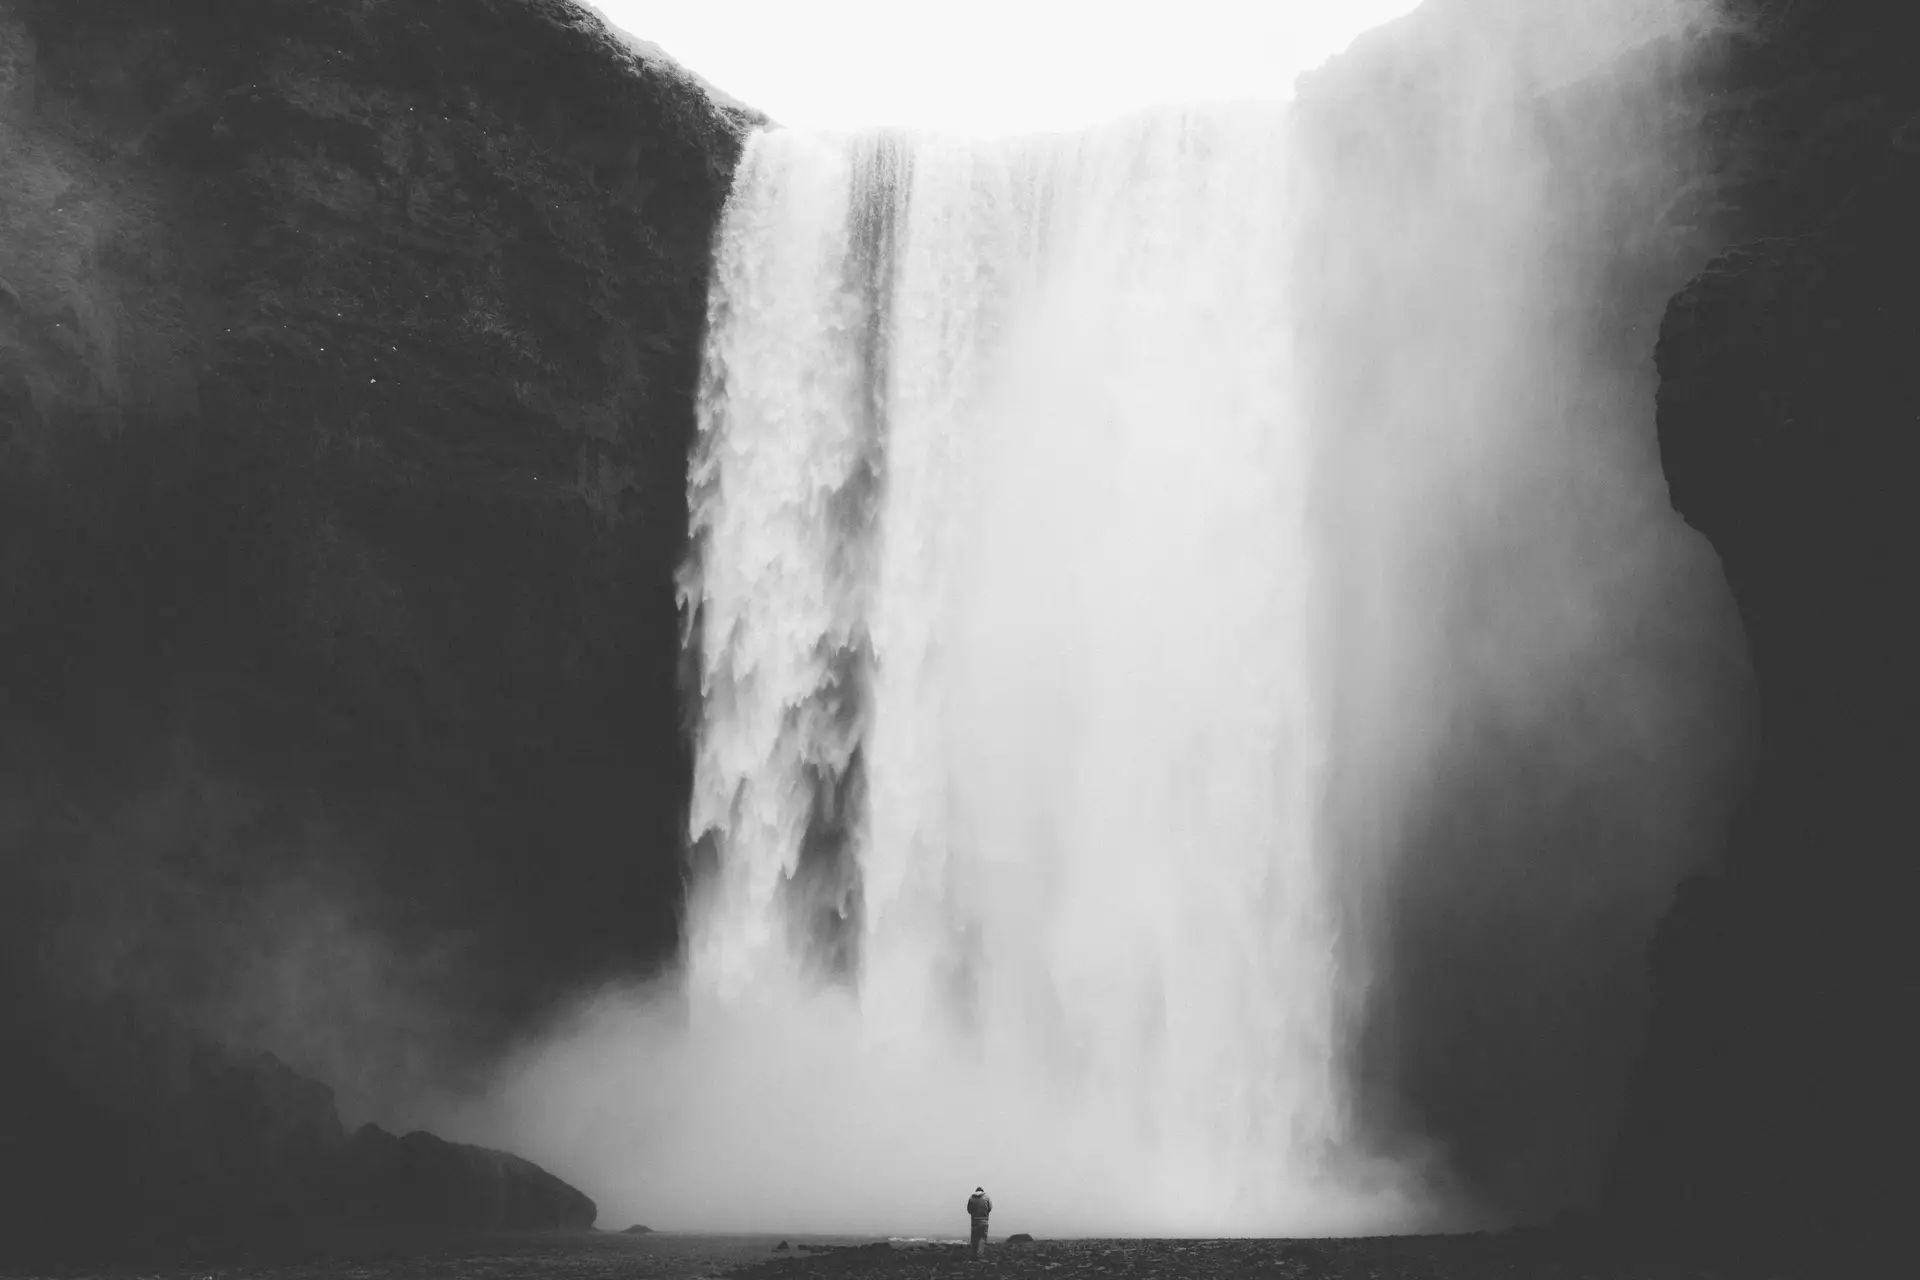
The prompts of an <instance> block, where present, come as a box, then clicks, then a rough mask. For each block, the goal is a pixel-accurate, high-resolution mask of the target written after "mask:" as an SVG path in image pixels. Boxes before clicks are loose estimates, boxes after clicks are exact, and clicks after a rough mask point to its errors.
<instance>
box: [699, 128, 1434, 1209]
mask: <svg viewBox="0 0 1920 1280" xmlns="http://www.w3.org/2000/svg"><path fill="white" fill-rule="evenodd" d="M1281 125H1282V122H1281V120H1280V117H1279V112H1278V110H1277V109H1273V110H1265V109H1231V110H1228V109H1217V110H1206V111H1201V110H1189V111H1184V112H1164V113H1155V114H1150V115H1146V116H1143V117H1140V118H1137V119H1134V120H1131V121H1128V122H1125V123H1123V124H1120V125H1116V126H1114V127H1110V128H1107V129H1103V130H1099V131H1096V132H1093V133H1090V134H1086V135H1078V136H1072V137H1059V138H1045V139H1035V140H1028V141H969V142H962V141H953V140H934V139H928V140H919V141H915V142H907V141H904V140H896V139H889V138H884V137H877V138H875V137H870V138H836V137H821V136H812V135H807V134H796V133H791V132H784V131H779V132H769V133H762V134H758V135H756V136H755V137H753V138H752V139H751V140H750V142H749V144H748V147H747V152H746V155H745V156H744V158H743V160H742V162H741V166H740V170H739V173H738V176H737V178H736V181H735V186H734V192H733V196H732V199H731V201H730V203H729V207H728V211H727V215H726V218H725V222H724V225H723V227H722V230H721V238H720V246H719V252H718V258H717V262H716V279H715V285H714V293H713V304H712V329H711V333H710V335H709V347H708V366H709V367H708V378H707V382H706V385H705V387H704V389H703V393H702V399H701V406H700V412H701V419H700V426H701V439H700V444H699V447H698V452H697V458H696V463H695V468H694V531H695V538H696V553H695V558H694V561H693V563H692V565H691V566H690V570H689V573H688V575H687V579H686V588H685V589H686V592H687V595H688V598H689V603H690V604H691V605H696V606H697V608H698V619H699V631H698V636H697V644H698V652H699V655H700V660H701V681H702V692H703V697H704V715H703V719H702V723H701V726H700V730H699V736H698V753H697V762H696V771H695V782H694V800H693V819H692V827H693V832H694V834H695V836H696V837H699V838H701V839H704V840H705V841H707V842H708V843H709V846H710V848H711V851H712V854H713V863H712V869H711V873H710V875H709V876H708V878H707V879H706V880H705V881H704V882H703V883H701V884H700V885H698V886H697V887H696V893H695V897H694V902H693V907H692V910H691V913H690V919H689V922H688V931H689V936H688V961H689V965H688V970H689V972H688V977H689V982H690V1000H691V1008H690V1017H691V1019H692V1022H691V1025H690V1027H689V1034H691V1035H693V1036H695V1037H698V1036H700V1035H702V1034H703V1024H708V1023H710V1022H711V1021H715V1020H718V1021H725V1020H727V1019H729V1018H734V1017H738V1016H741V1015H742V1013H743V1012H744V1011H746V1010H748V1009H758V1010H760V1011H762V1012H764V1011H765V1010H766V1009H767V1008H768V1007H770V1006H788V1005H790V1004H791V1003H792V1002H793V1001H795V1000H796V999H798V1000H803V1001H805V1002H806V1004H807V1005H808V1007H810V1008H814V1009H815V1010H816V1012H815V1013H814V1014H810V1015H809V1016H813V1017H820V1018H828V1017H831V1018H833V1019H834V1020H835V1021H836V1022H837V1023H838V1024H839V1026H838V1029H837V1031H836V1035H837V1036H838V1037H841V1038H839V1039H837V1040H835V1041H834V1042H833V1043H836V1044H838V1046H839V1050H838V1052H839V1055H840V1057H841V1058H842V1059H843V1060H842V1061H839V1062H835V1063H833V1064H831V1066H829V1067H827V1068H826V1070H828V1071H829V1072H830V1076H831V1078H830V1079H827V1080H823V1081H821V1082H819V1087H818V1088H817V1090H814V1091H812V1093H811V1096H810V1097H809V1100H808V1103H807V1106H808V1108H809V1111H810V1114H811V1116H812V1117H814V1119H815V1120H816V1121H817V1129H815V1128H814V1127H813V1126H812V1125H810V1124H806V1123H804V1122H803V1128H806V1129H807V1130H808V1134H807V1140H808V1141H809V1142H810V1143H820V1144H828V1143H833V1144H841V1145H844V1144H846V1143H849V1142H852V1143H855V1144H864V1143H870V1144H871V1147H872V1150H871V1152H869V1156H870V1157H871V1158H872V1160H873V1161H874V1165H873V1166H872V1167H871V1169H870V1170H868V1171H863V1172H861V1173H858V1174H856V1175H854V1176H855V1177H857V1178H858V1179H860V1181H858V1182H850V1183H848V1184H846V1185H839V1186H835V1187H832V1188H830V1189H826V1194H824V1195H823V1197H822V1201H823V1202H822V1205H821V1207H820V1209H819V1210H818V1212H826V1213H830V1212H831V1209H830V1206H831V1205H833V1204H841V1205H862V1204H867V1203H870V1202H871V1200H872V1197H873V1195H874V1193H875V1187H874V1185H873V1184H874V1183H875V1182H878V1181H882V1180H884V1179H885V1178H886V1177H887V1176H888V1175H887V1165H888V1163H889V1161H890V1160H891V1159H898V1160H899V1161H901V1162H902V1163H903V1165H904V1166H905V1167H911V1168H913V1169H922V1168H926V1167H930V1166H937V1165H939V1164H941V1163H947V1162H950V1163H951V1164H952V1165H953V1167H954V1171H955V1176H957V1177H959V1178H961V1180H962V1181H966V1180H968V1179H972V1180H974V1181H980V1180H981V1179H983V1178H984V1179H986V1180H987V1181H990V1182H994V1183H995V1184H996V1185H997V1186H998V1187H1000V1188H1004V1189H1005V1190H1004V1191H998V1190H997V1191H996V1194H1003V1195H1005V1196H1006V1198H1007V1200H1008V1202H1014V1203H1019V1204H1021V1205H1022V1211H1023V1221H1040V1222H1044V1223H1046V1224H1047V1225H1048V1226H1049V1227H1050V1228H1051V1229H1055V1230H1058V1229H1062V1228H1063V1227H1067V1226H1074V1225H1077V1226H1081V1227H1084V1228H1086V1229H1094V1228H1096V1227H1098V1226H1101V1225H1104V1226H1106V1227H1108V1228H1110V1229H1111V1228H1118V1227H1120V1226H1122V1225H1123V1224H1125V1225H1126V1226H1127V1227H1128V1228H1129V1229H1132V1230H1140V1229H1143V1228H1146V1227H1149V1226H1151V1227H1156V1228H1158V1229H1163V1230H1205V1231H1215V1232H1219V1231H1234V1230H1242V1231H1262V1232H1270V1231H1277V1230H1292V1231H1307V1230H1347V1229H1358V1228H1361V1227H1363V1226H1366V1225H1368V1224H1369V1223H1372V1224H1373V1225H1385V1222H1386V1221H1387V1219H1388V1218H1391V1220H1392V1221H1393V1222H1394V1224H1396V1225H1399V1224H1402V1223H1404V1221H1405V1219H1406V1214H1407V1207H1406V1205H1405V1204H1404V1203H1401V1202H1400V1201H1399V1200H1398V1199H1397V1198H1395V1197H1393V1196H1387V1197H1385V1198H1384V1199H1383V1198H1377V1197H1367V1196H1362V1195H1360V1194H1359V1193H1358V1192H1357V1191H1356V1190H1355V1189H1354V1188H1352V1187H1351V1186H1347V1185H1343V1184H1341V1183H1340V1182H1339V1180H1337V1179H1335V1178H1334V1177H1333V1176H1332V1170H1333V1167H1334V1164H1335V1163H1336V1162H1341V1161H1345V1162H1347V1163H1349V1164H1350V1163H1351V1156H1352V1153H1351V1152H1349V1151H1347V1150H1346V1144H1347V1137H1348V1135H1347V1132H1346V1128H1345V1125H1344V1122H1343V1118H1342V1100H1341V1097H1340V1091H1339V1086H1338V1076H1337V1065H1336V1063H1335V1060H1334V1042H1335V1032H1336V1027H1335V1018H1336V1012H1337V1009H1336V993H1337V991H1338V985H1339V974H1338V972H1337V965H1336V951H1337V939H1336V938H1335V936H1334V933H1333V925H1332V913H1331V911H1330V909H1329V904H1328V901H1327V893H1326V890H1325V887H1324V885H1323V882H1322V872H1323V867H1322V862H1321V834H1320V825H1321V814H1320V804H1321V796H1322V792H1323V788H1324V781H1323V769H1324V744H1325V738H1326V724H1325V712H1324V711H1323V709H1322V707H1321V706H1320V705H1319V702H1318V700H1317V694H1316V690H1317V687H1318V684H1319V681H1318V680H1317V678H1316V674H1315V670H1316V658H1315V654H1314V653H1313V652H1312V651H1311V648H1310V645H1309V635H1310V634H1311V627H1310V620H1311V617H1312V614H1313V611H1314V608H1315V605H1314V591H1315V584H1314V578H1313V570H1312V564H1313V557H1312V554H1311V552H1310V545H1309V538H1308V535H1307V525H1308V522H1307V509H1306V501H1307V493H1308V486H1309V483H1310V477H1309V476H1308V474H1307V459H1308V457H1309V454H1310V452H1311V451H1310V449H1309V447H1308V445H1309V441H1308V440H1307V437H1306V430H1305V425H1304V423H1303V422H1302V420H1301V418H1300V412H1299V409H1298V406H1297V405H1296V403H1295V399H1294V395H1293V386H1292V380H1291V377H1290V370H1289V363H1290V362H1289V348H1290V341H1291V339H1290V328H1291V325H1292V324H1293V323H1294V319H1293V317H1291V316H1290V315H1289V314H1288V311H1287V307H1286V298H1287V296H1288V290H1287V277H1288V272H1289V261H1288V255H1289V251H1290V243H1289V237H1288V234H1287V187H1288V183H1289V166H1288V163H1287V160H1286V154H1285V149H1284V141H1283V140H1284V130H1283V128H1282V127H1281ZM836 979H837V980H838V981H837V982H836V981H835V980H836ZM828 1007H831V1012H827V1011H826V1010H827V1008H828ZM789 1021H790V1018H780V1019H777V1020H776V1021H774V1022H772V1023H769V1024H767V1025H768V1026H769V1027H775V1026H780V1025H783V1024H785V1023H787V1022H789ZM765 1051H766V1052H767V1053H772V1054H777V1053H780V1052H783V1051H784V1048H783V1046H781V1045H778V1044H768V1045H767V1046H766V1049H765ZM882 1079H883V1080H884V1081H885V1083H879V1081H880V1080H882ZM881 1097H885V1098H887V1099H889V1100H890V1102H889V1105H891V1106H893V1107H896V1108H897V1109H898V1113H897V1117H896V1118H897V1123H880V1124H876V1123H875V1120H876V1119H877V1117H876V1116H875V1115H874V1114H873V1113H872V1111H871V1108H872V1107H874V1106H876V1105H879V1103H878V1099H879V1098H881ZM743 1102H746V1100H744V1099H743ZM746 1105H751V1103H750V1102H746ZM943 1118H945V1119H950V1120H951V1121H955V1122H958V1123H957V1124H949V1123H943ZM768 1124H769V1126H770V1128H772V1129H774V1130H777V1131H778V1132H781V1133H783V1134H791V1133H792V1132H793V1123H792V1121H791V1120H788V1121H776V1120H774V1119H773V1118H771V1117H770V1118H769V1120H768ZM916 1148H924V1150H916ZM1349 1172H1351V1170H1349ZM738 1176H741V1177H746V1178H752V1177H755V1176H757V1171H756V1170H753V1169H750V1168H743V1169H740V1170H739V1171H738ZM773 1176H775V1177H777V1176H779V1175H777V1174H775V1175H773ZM1089 1180H1090V1181H1089ZM754 1198H755V1199H759V1198H758V1197H754ZM1122 1202H1127V1203H1128V1204H1129V1206H1130V1207H1127V1208H1124V1209H1122V1208H1120V1207H1119V1205H1120V1204H1121V1203H1122ZM935 1203H936V1204H937V1203H939V1202H938V1201H936V1202H935ZM1101 1203H1109V1204H1112V1205H1114V1206H1115V1207H1114V1208H1113V1209H1111V1210H1107V1211H1105V1212H1104V1214H1103V1213H1102V1212H1101V1211H1099V1210H1096V1209H1094V1208H1093V1206H1095V1205H1098V1204H1101ZM894 1225H899V1224H894Z"/></svg>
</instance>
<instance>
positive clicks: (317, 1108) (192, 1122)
mask: <svg viewBox="0 0 1920 1280" xmlns="http://www.w3.org/2000/svg"><path fill="white" fill-rule="evenodd" d="M15 1027H16V1029H18V1030H20V1031H22V1032H25V1033H27V1034H26V1036H25V1037H24V1038H23V1041H22V1043H24V1044H25V1045H28V1046H30V1047H31V1050H32V1052H31V1054H30V1055H22V1056H20V1057H16V1058H14V1059H12V1060H11V1061H9V1062H8V1063H7V1064H6V1079H5V1082H4V1083H5V1087H6V1088H7V1089H8V1091H9V1096H11V1097H15V1098H19V1099H21V1100H22V1101H23V1102H24V1103H26V1105H25V1106H23V1107H21V1108H20V1109H19V1112H18V1113H17V1114H16V1116H15V1118H14V1119H12V1120H11V1121H10V1123H9V1125H8V1128H7V1130H6V1133H5V1141H4V1145H3V1146H0V1163H3V1164H4V1167H5V1168H7V1170H8V1171H9V1174H10V1180H9V1183H8V1188H9V1189H8V1191H7V1193H6V1196H5V1198H4V1200H0V1260H7V1259H11V1258H15V1257H28V1258H31V1257H40V1256H46V1255H49V1254H53V1255H59V1256H75V1255H77V1256H80V1257H87V1256H99V1257H109V1258H110V1257H126V1256H161V1257H164V1256H167V1255H170V1254H178V1253H182V1252H189V1253H190V1252H196V1251H209V1250H211V1251H220V1250H226V1249H233V1248H245V1247H256V1246H259V1245H262V1244H273V1245H276V1246H278V1247H292V1248H295V1249H296V1250H297V1249H300V1248H312V1247H318V1246H319V1245H321V1244H322V1243H324V1242H325V1241H326V1240H327V1239H329V1238H331V1237H333V1236H337V1235H339V1234H340V1233H342V1232H361V1233H368V1232H371V1233H375V1234H379V1233H388V1234H421V1233H428V1234H432V1233H474V1232H527V1231H585V1230H587V1229H588V1228H590V1227H592V1225H593V1221H594V1217H595V1215H596V1209H595V1206H594V1203H593V1201H592V1200H590V1199H588V1198H587V1197H586V1196H585V1195H582V1194H581V1193H580V1192H579V1191H577V1190H575V1189H574V1188H572V1187H570V1186H568V1185H567V1184H566V1183H565V1182H563V1181H561V1180H560V1179H559V1178H556V1177H554V1176H553V1175H552V1174H550V1173H548V1172H546V1171H545V1170H544V1169H541V1168H540V1167H539V1166H537V1165H535V1164H533V1163H531V1162H530V1161H527V1160H523V1159H521V1158H519V1157H518V1156H514V1155H510V1154H508V1153H506V1152H502V1151H492V1150H488V1149H485V1148H481V1147H473V1146H465V1145H460V1144H456V1143H450V1142H445V1141H442V1140H441V1139H439V1138H437V1137H435V1136H433V1135H432V1134H430V1133H424V1132H414V1133H409V1134H406V1135H405V1136H403V1137H395V1136H394V1135H392V1134H390V1133H387V1132H385V1131H384V1130H381V1129H380V1128H378V1127H377V1126H374V1125H365V1126H363V1127H361V1128H360V1129H359V1130H357V1131H355V1132H354V1133H353V1134H351V1135H348V1134H347V1133H346V1131H345V1130H344V1128H343V1127H342V1125H341V1123H340V1118H339V1115H338V1113H337V1111H336V1110H335V1107H334V1101H333V1093H332V1091H331V1090H330V1089H328V1088H327V1087H326V1086H325V1085H323V1084H320V1083H318V1082H316V1081H313V1080H310V1079H308V1078H306V1077H304V1076H302V1075H300V1074H299V1073H297V1072H295V1071H293V1070H292V1069H291V1068H289V1067H287V1066H286V1065H285V1064H284V1063H282V1062H281V1061H279V1060H278V1059H277V1058H275V1057H274V1056H273V1055H272V1054H268V1053H245V1052H237V1051H234V1050H230V1049H228V1048H226V1047H224V1046H222V1045H221V1044H219V1043H217V1042H215V1041H213V1040H212V1039H210V1038H208V1037H206V1036H204V1035H200V1034H198V1033H196V1032H193V1031H191V1030H189V1029H187V1028H184V1027H182V1026H180V1025H178V1024H175V1023H170V1022H167V1021H165V1020H161V1019H155V1018H151V1017H147V1016H144V1015H142V1014H141V1013H140V1012H139V1010H138V1009H137V1008H136V1007H135V1006H134V1005H133V1004H132V1002H130V1001H126V1000H120V1001H113V1002H107V1003H105V1004H101V1005H98V1006H90V1007H83V1008H75V1007H63V1008H58V1009H43V1010H41V1011H40V1015H39V1016H38V1017H34V1018H29V1019H22V1020H20V1021H18V1022H16V1024H15ZM16 1174H23V1175H25V1176H23V1177H15V1176H12V1175H16Z"/></svg>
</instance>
